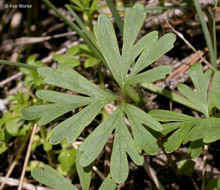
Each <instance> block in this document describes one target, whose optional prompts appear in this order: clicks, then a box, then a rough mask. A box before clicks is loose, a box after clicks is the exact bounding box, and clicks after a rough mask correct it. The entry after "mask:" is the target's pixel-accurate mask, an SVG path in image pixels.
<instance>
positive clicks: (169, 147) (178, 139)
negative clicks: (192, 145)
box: [164, 122, 194, 153]
mask: <svg viewBox="0 0 220 190" xmlns="http://www.w3.org/2000/svg"><path fill="white" fill-rule="evenodd" d="M193 125H194V123H193V122H183V123H182V125H181V126H179V128H178V129H177V130H176V131H175V132H174V133H173V134H172V135H171V136H170V137H168V139H167V141H166V142H165V143H164V148H165V151H166V152H167V153H171V152H173V151H174V150H176V149H178V148H179V147H180V145H181V144H182V142H183V140H184V138H185V136H186V135H187V134H188V132H189V131H190V129H191V128H192V127H193Z"/></svg>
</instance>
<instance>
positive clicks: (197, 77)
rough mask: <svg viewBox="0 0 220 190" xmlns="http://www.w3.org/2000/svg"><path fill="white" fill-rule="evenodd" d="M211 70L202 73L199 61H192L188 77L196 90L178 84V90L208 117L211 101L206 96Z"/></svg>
mask: <svg viewBox="0 0 220 190" xmlns="http://www.w3.org/2000/svg"><path fill="white" fill-rule="evenodd" d="M211 74H212V71H211V70H207V71H206V72H205V73H203V70H202V65H201V63H194V64H193V65H192V67H191V68H190V70H189V75H190V78H191V79H192V82H193V84H194V87H195V89H196V92H194V91H193V90H192V89H191V88H190V87H188V86H187V85H185V84H180V85H178V90H179V91H180V92H181V93H182V94H183V95H184V96H185V97H186V98H187V99H188V100H189V101H191V102H192V103H193V104H195V105H196V106H197V107H199V108H200V110H201V112H202V113H203V114H204V115H205V116H206V117H208V116H209V111H210V107H211V101H210V99H209V98H207V97H208V95H207V94H208V86H209V82H210V77H211Z"/></svg>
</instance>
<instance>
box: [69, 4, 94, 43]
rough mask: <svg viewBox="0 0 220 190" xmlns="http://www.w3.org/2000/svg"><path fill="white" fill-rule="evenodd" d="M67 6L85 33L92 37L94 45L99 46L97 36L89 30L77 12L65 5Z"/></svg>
mask: <svg viewBox="0 0 220 190" xmlns="http://www.w3.org/2000/svg"><path fill="white" fill-rule="evenodd" d="M65 7H66V8H67V9H68V11H69V12H70V14H71V15H72V16H73V18H74V19H75V21H76V23H77V24H78V25H79V27H80V28H81V29H82V30H83V32H84V33H85V35H86V36H87V37H88V38H89V39H90V41H91V42H92V43H93V45H94V46H96V47H97V44H96V40H95V37H94V36H93V35H92V34H91V33H90V32H89V31H88V29H87V28H86V26H85V24H84V23H83V22H82V21H81V19H80V18H79V16H78V15H77V14H76V12H75V11H74V10H73V9H72V8H71V7H70V6H69V5H65Z"/></svg>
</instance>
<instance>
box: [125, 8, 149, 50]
mask: <svg viewBox="0 0 220 190" xmlns="http://www.w3.org/2000/svg"><path fill="white" fill-rule="evenodd" d="M145 17H146V13H145V11H144V7H143V5H141V4H136V5H134V6H133V7H132V8H128V9H127V10H126V12H125V19H124V28H123V31H124V32H123V48H122V52H124V51H127V50H128V49H130V48H131V47H132V46H133V45H134V42H135V40H136V38H137V35H138V33H139V31H140V29H141V26H142V25H143V22H144V19H145ZM131 26H132V27H131Z"/></svg>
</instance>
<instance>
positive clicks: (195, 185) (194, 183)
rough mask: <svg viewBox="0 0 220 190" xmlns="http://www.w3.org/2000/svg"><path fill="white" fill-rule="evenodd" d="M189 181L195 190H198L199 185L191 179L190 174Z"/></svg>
mask: <svg viewBox="0 0 220 190" xmlns="http://www.w3.org/2000/svg"><path fill="white" fill-rule="evenodd" d="M189 178H190V181H191V182H192V184H193V186H194V187H195V189H196V190H199V186H198V185H197V183H196V182H195V180H194V179H193V177H192V176H190V177H189Z"/></svg>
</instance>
